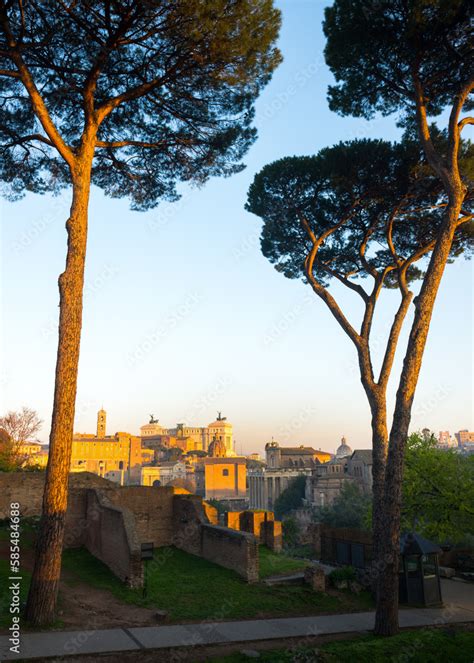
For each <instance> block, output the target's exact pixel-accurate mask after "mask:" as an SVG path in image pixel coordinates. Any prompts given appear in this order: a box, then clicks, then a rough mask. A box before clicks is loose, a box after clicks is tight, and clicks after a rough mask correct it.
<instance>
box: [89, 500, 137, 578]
mask: <svg viewBox="0 0 474 663" xmlns="http://www.w3.org/2000/svg"><path fill="white" fill-rule="evenodd" d="M86 518H87V527H86V528H85V540H84V545H85V547H86V548H87V550H89V552H90V553H91V554H92V555H94V557H97V558H98V559H100V560H101V561H102V562H104V564H106V565H107V566H108V567H109V569H110V570H111V571H112V572H113V573H115V575H116V576H118V577H119V578H120V579H121V580H123V581H124V582H125V583H126V584H127V585H128V586H129V587H141V586H142V585H143V563H142V561H141V552H140V539H139V536H138V534H137V531H136V527H135V520H134V517H133V514H132V513H131V512H130V511H129V510H128V509H125V508H123V507H119V506H116V505H115V504H113V503H112V502H111V501H110V500H109V499H108V498H107V497H105V495H103V494H102V493H101V492H100V491H99V490H96V489H91V490H88V491H87V516H86Z"/></svg>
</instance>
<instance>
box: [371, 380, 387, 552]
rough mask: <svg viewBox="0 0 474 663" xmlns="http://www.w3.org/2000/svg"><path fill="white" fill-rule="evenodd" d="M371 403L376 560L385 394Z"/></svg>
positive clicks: (384, 457)
mask: <svg viewBox="0 0 474 663" xmlns="http://www.w3.org/2000/svg"><path fill="white" fill-rule="evenodd" d="M369 402H370V408H371V412H372V419H371V425H372V479H373V481H372V494H373V499H372V550H373V559H374V560H376V559H377V558H378V556H379V550H380V543H381V540H382V528H383V519H382V513H383V496H384V481H385V464H386V461H387V446H388V431H387V404H386V399H385V393H383V394H377V395H376V396H374V395H371V397H370V398H369Z"/></svg>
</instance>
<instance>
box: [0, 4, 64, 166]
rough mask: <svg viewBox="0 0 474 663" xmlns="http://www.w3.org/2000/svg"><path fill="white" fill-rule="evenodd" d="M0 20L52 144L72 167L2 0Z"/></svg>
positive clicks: (11, 56)
mask: <svg viewBox="0 0 474 663" xmlns="http://www.w3.org/2000/svg"><path fill="white" fill-rule="evenodd" d="M0 22H1V24H2V27H3V31H4V33H5V37H6V39H7V43H8V46H9V49H10V53H9V57H10V58H11V60H12V61H13V62H14V63H15V65H16V67H17V69H18V73H19V77H20V78H21V82H22V83H23V85H24V86H25V88H26V90H27V92H28V94H29V97H30V100H31V104H32V106H33V109H34V111H35V113H36V115H37V117H38V119H39V121H40V122H41V124H42V126H43V129H44V130H45V132H46V134H47V136H48V137H49V139H50V140H51V142H52V144H53V145H54V147H55V148H56V149H57V150H58V152H59V154H60V155H61V156H62V157H63V159H64V160H65V161H66V163H67V164H68V165H69V166H70V167H71V168H72V167H73V166H74V161H75V157H74V153H73V152H72V150H71V149H70V148H69V147H68V145H66V143H65V142H64V141H63V139H62V137H61V135H60V133H59V131H58V130H57V128H56V126H55V124H54V122H53V120H52V119H51V116H50V114H49V112H48V109H47V108H46V104H45V103H44V100H43V98H42V96H41V94H40V93H39V91H38V88H37V87H36V85H35V82H34V80H33V77H32V76H31V73H30V71H29V69H28V67H27V66H26V64H25V62H24V61H23V58H22V56H21V53H20V51H19V49H18V48H17V44H16V42H15V39H14V38H13V35H12V33H11V30H10V26H9V23H8V17H7V14H6V10H5V3H4V2H2V4H1V7H0Z"/></svg>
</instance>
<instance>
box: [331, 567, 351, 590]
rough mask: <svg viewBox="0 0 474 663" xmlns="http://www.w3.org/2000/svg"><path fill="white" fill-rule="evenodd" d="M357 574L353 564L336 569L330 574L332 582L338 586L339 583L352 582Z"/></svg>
mask: <svg viewBox="0 0 474 663" xmlns="http://www.w3.org/2000/svg"><path fill="white" fill-rule="evenodd" d="M356 578H357V574H356V570H355V568H354V567H353V566H342V567H341V568H340V569H334V571H331V573H330V574H329V579H330V581H331V583H332V584H333V585H334V586H335V587H336V586H337V585H338V584H339V583H343V582H346V583H350V582H354V580H356Z"/></svg>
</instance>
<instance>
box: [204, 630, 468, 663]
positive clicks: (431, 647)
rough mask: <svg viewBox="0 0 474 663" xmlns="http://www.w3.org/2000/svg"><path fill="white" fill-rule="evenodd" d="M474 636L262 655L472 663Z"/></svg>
mask: <svg viewBox="0 0 474 663" xmlns="http://www.w3.org/2000/svg"><path fill="white" fill-rule="evenodd" d="M473 652H474V632H473V631H468V630H464V629H463V628H462V627H452V628H449V629H423V630H417V631H405V632H404V633H400V634H399V635H396V636H394V637H393V638H375V637H374V636H361V637H359V638H356V639H354V640H340V641H338V642H331V643H328V644H324V645H321V646H320V647H319V648H317V649H315V648H304V647H300V648H298V647H296V648H295V647H291V648H288V649H278V650H273V651H261V652H260V656H259V658H258V660H259V661H262V662H269V661H274V662H275V663H276V662H278V663H293V662H294V661H299V662H300V663H306V662H307V663H309V662H310V661H311V662H313V663H367V662H368V661H370V663H387V662H388V661H393V662H394V663H395V662H400V661H403V662H405V661H410V662H413V663H439V662H440V661H449V663H472V660H473ZM250 660H251V659H250V658H249V657H248V656H245V655H244V654H240V653H237V654H232V655H230V656H225V657H224V658H222V657H221V658H213V659H212V661H213V663H244V661H246V662H247V663H248V661H250Z"/></svg>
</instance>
